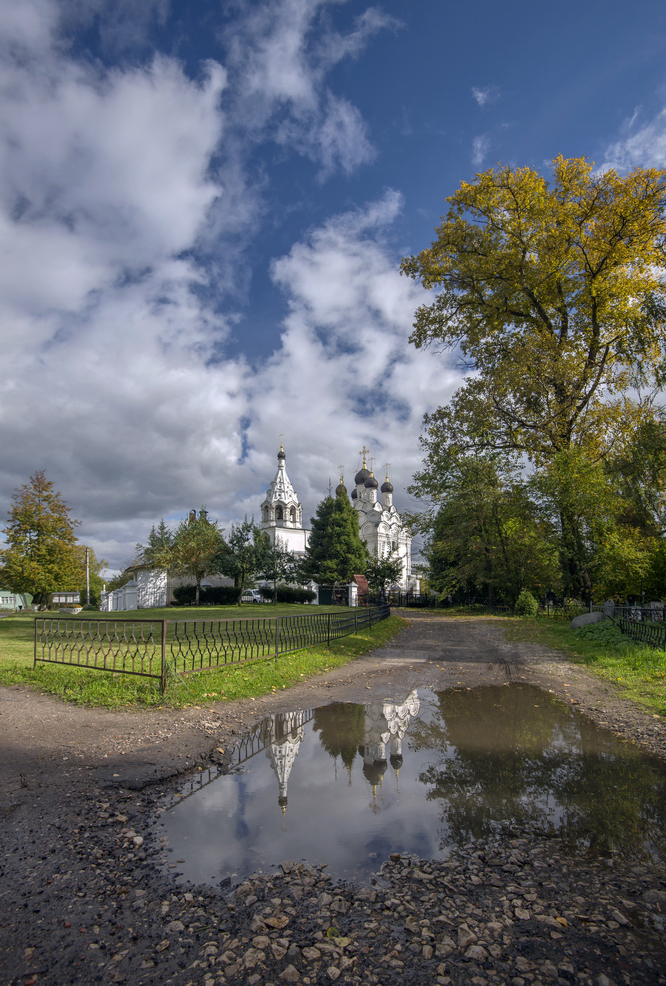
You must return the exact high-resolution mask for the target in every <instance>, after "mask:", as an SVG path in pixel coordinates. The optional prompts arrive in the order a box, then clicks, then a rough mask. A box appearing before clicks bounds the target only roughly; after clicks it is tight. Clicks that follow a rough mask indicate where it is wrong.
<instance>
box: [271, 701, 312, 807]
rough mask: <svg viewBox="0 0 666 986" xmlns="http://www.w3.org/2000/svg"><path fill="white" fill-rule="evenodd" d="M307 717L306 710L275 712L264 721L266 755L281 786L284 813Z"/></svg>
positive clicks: (281, 804)
mask: <svg viewBox="0 0 666 986" xmlns="http://www.w3.org/2000/svg"><path fill="white" fill-rule="evenodd" d="M306 717H307V713H305V712H275V713H274V714H273V715H272V716H269V718H268V719H267V720H266V722H265V723H264V729H265V730H266V734H265V735H266V744H267V749H266V756H267V757H268V759H269V760H270V762H271V767H272V768H273V773H274V774H275V776H276V777H277V780H278V784H279V786H280V794H279V797H278V804H279V805H280V807H281V808H282V813H283V814H284V813H285V811H286V810H287V784H288V782H289V774H290V773H291V768H292V767H293V766H294V760H295V759H296V757H297V756H298V750H299V747H300V745H301V743H302V742H303V738H304V736H305V722H306Z"/></svg>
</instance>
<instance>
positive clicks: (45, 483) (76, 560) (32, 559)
mask: <svg viewBox="0 0 666 986" xmlns="http://www.w3.org/2000/svg"><path fill="white" fill-rule="evenodd" d="M12 501H13V502H12V505H11V507H10V509H9V519H8V523H7V527H5V528H4V529H3V534H4V535H5V539H6V545H7V546H6V548H4V549H3V550H2V551H0V561H1V562H2V566H3V567H2V572H1V573H0V577H1V578H2V582H3V584H4V585H5V586H6V587H7V588H8V589H11V590H12V591H14V592H30V593H32V595H33V597H34V599H35V603H37V604H38V605H41V606H43V605H45V604H47V603H48V601H49V597H50V594H51V593H52V592H54V591H57V590H79V589H80V588H81V585H82V583H83V582H85V572H84V568H83V564H82V561H81V555H80V553H77V550H76V547H77V539H76V535H75V534H74V528H75V527H76V526H77V525H78V524H79V523H80V521H78V520H72V518H71V517H70V511H69V507H68V506H67V504H66V503H65V501H64V500H63V498H62V496H61V494H60V493H56V492H55V490H54V489H53V483H52V482H51V481H50V480H48V479H47V478H46V475H45V473H44V472H43V471H41V470H40V471H39V472H36V473H35V475H34V476H32V477H31V478H30V482H29V483H27V484H26V485H25V486H21V487H20V489H18V490H15V492H14V493H13V495H12Z"/></svg>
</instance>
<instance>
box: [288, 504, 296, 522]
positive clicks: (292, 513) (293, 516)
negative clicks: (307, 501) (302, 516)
mask: <svg viewBox="0 0 666 986" xmlns="http://www.w3.org/2000/svg"><path fill="white" fill-rule="evenodd" d="M289 519H290V520H291V521H292V522H295V521H296V508H295V507H292V508H291V510H290V511H289Z"/></svg>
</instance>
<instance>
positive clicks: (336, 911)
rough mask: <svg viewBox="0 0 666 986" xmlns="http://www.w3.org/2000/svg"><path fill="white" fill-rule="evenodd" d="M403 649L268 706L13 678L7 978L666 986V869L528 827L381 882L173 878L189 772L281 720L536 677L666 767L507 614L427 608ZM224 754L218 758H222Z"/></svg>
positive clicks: (402, 859) (5, 711)
mask: <svg viewBox="0 0 666 986" xmlns="http://www.w3.org/2000/svg"><path fill="white" fill-rule="evenodd" d="M409 621H410V622H409V626H408V627H407V628H406V629H405V630H404V631H402V632H401V633H400V634H399V635H398V636H397V637H396V638H395V639H394V640H393V641H392V642H391V643H390V645H388V646H386V647H384V648H382V649H381V650H378V651H375V652H373V653H371V654H369V655H365V656H364V657H362V658H359V659H357V660H356V661H354V662H353V663H352V664H350V665H347V666H346V667H344V668H340V669H338V670H336V671H333V672H329V673H328V674H326V675H324V676H322V677H320V678H317V679H316V680H312V681H309V682H306V683H304V684H303V685H301V686H299V687H297V688H293V689H290V690H288V691H285V692H282V693H281V695H280V696H279V697H277V696H272V697H266V698H264V699H261V700H257V701H243V702H237V703H227V704H216V705H211V706H206V707H202V708H199V709H196V708H193V709H187V710H185V711H178V712H173V711H169V710H156V711H151V712H131V711H118V712H108V711H104V710H98V709H86V708H79V707H76V706H71V705H66V704H63V703H61V702H60V701H58V700H57V699H54V698H53V697H51V696H46V695H40V694H37V693H35V692H32V691H30V690H28V689H25V688H21V687H16V688H10V689H2V690H0V735H1V737H2V742H1V747H0V778H1V780H2V787H1V789H0V831H1V832H2V847H3V848H2V856H3V858H2V884H1V885H0V983H2V984H3V986H9V984H12V986H14V984H22V986H36V984H40V986H41V984H43V986H62V984H66V983H85V984H87V983H97V982H100V983H123V982H127V983H131V984H132V986H135V984H143V983H145V984H149V983H160V984H163V983H174V984H182V986H195V984H207V986H213V984H215V983H229V984H232V986H235V984H248V986H265V984H269V983H273V984H275V986H281V984H282V983H285V982H300V983H303V984H305V986H310V984H315V983H317V984H320V983H331V982H336V981H339V982H341V983H354V984H360V983H363V984H365V983H367V984H373V986H388V984H393V983H395V984H398V983H400V984H412V983H414V984H421V983H423V984H426V983H439V984H441V986H448V984H450V983H452V984H456V986H458V984H467V983H471V984H474V986H485V984H490V983H493V984H494V983H498V984H499V983H511V984H513V986H526V984H528V983H531V984H535V986H538V984H539V983H543V984H548V983H553V984H554V983H574V984H580V986H613V984H615V986H621V984H625V983H626V984H634V983H666V976H664V970H665V969H666V946H665V944H664V920H665V916H666V872H664V870H663V868H660V867H657V866H650V867H646V866H643V865H637V864H635V863H630V862H623V861H622V860H620V859H619V858H617V857H614V858H612V859H594V858H590V857H585V858H580V859H578V858H572V857H570V856H569V855H568V854H567V853H566V851H565V850H564V848H563V846H561V845H560V844H559V843H558V841H557V840H552V839H551V840H548V841H543V840H540V839H539V838H538V837H536V836H531V835H530V834H529V833H525V832H519V831H516V832H515V833H514V837H512V838H510V839H508V840H506V839H505V840H503V841H501V842H498V841H495V842H492V841H491V842H484V843H480V842H475V843H473V844H470V845H468V846H466V847H463V848H462V849H459V850H456V851H455V852H454V853H453V854H452V856H451V857H449V858H448V859H446V860H444V861H429V860H418V859H415V858H412V857H407V856H399V855H398V854H393V855H392V856H391V858H390V859H387V860H386V861H385V863H384V866H383V880H381V881H380V884H378V885H377V886H375V887H362V888H359V887H354V886H352V885H350V884H345V883H335V884H333V883H332V882H331V881H330V879H329V878H328V877H327V876H326V870H325V868H324V869H321V868H314V867H312V866H310V865H308V864H303V863H294V862H289V861H284V862H283V864H282V866H281V867H280V869H279V871H277V872H274V873H273V874H272V875H270V876H266V875H262V876H257V877H253V878H251V879H249V880H247V881H245V883H243V884H242V885H241V886H240V887H237V888H235V889H233V890H229V888H226V890H221V891H214V890H213V889H211V888H206V887H189V889H188V890H187V891H185V890H184V888H183V886H180V885H176V884H175V883H174V882H173V880H172V879H170V878H169V876H168V875H165V874H164V872H163V871H162V870H161V869H160V868H158V866H157V865H156V862H157V859H158V858H159V854H160V845H159V842H158V841H157V840H156V839H154V838H153V836H152V835H151V834H150V827H151V824H152V823H153V822H154V820H155V819H156V818H157V817H158V815H159V813H160V811H161V810H163V808H164V807H165V806H166V805H167V804H168V803H170V799H171V797H172V796H173V793H174V791H175V790H176V788H177V787H178V786H179V784H180V783H182V781H183V778H184V776H186V775H187V774H188V773H189V772H196V771H197V769H198V768H201V767H204V766H205V765H207V764H209V763H210V759H211V756H212V755H214V751H215V750H216V749H217V748H220V747H222V748H224V749H225V750H226V751H228V750H229V749H230V746H231V745H232V744H233V741H234V737H236V736H238V735H239V734H240V733H242V732H243V730H244V729H245V728H247V727H248V726H250V725H251V724H252V723H254V722H256V721H257V720H258V719H260V718H262V717H263V716H264V715H266V714H267V713H268V712H269V711H280V710H289V709H300V708H309V707H313V706H316V705H321V704H325V703H327V702H329V701H356V702H367V701H370V700H372V699H373V698H378V699H389V700H394V701H397V702H399V701H401V700H402V699H404V696H405V695H406V694H407V693H408V692H409V691H411V690H412V689H413V688H414V687H429V688H433V689H435V690H441V689H444V688H447V687H450V686H457V687H459V686H460V683H462V684H463V685H465V686H466V687H474V686H475V685H477V684H482V683H503V682H505V681H507V680H524V681H527V682H530V683H533V684H536V685H538V686H540V687H542V688H544V689H546V690H548V691H549V692H551V693H554V694H556V695H558V696H560V697H561V698H562V699H563V700H564V701H566V702H570V703H574V704H576V705H577V706H578V707H579V709H580V710H581V711H583V712H584V713H585V714H586V715H588V716H589V717H590V718H592V719H594V720H595V721H596V722H597V723H599V724H600V725H604V726H605V727H606V728H609V729H611V730H612V731H613V732H615V733H616V734H618V735H620V736H623V737H624V738H626V739H629V740H631V741H633V742H636V743H638V744H640V745H641V746H643V747H645V748H646V749H648V750H650V751H651V752H653V753H655V754H657V755H658V756H661V757H662V758H665V759H666V725H665V723H664V721H663V720H662V719H659V718H655V717H653V716H652V715H650V714H649V713H645V712H643V711H641V710H640V709H638V708H636V707H634V706H633V705H632V704H631V703H629V702H626V701H624V700H622V699H620V698H619V697H618V695H617V693H616V691H615V690H614V689H613V687H612V686H611V685H610V684H605V683H603V682H600V681H598V680H597V679H594V678H591V677H590V676H588V675H587V674H586V673H585V671H584V670H583V669H581V668H578V667H575V666H572V665H571V664H569V663H568V662H567V661H566V658H564V657H563V655H561V654H559V653H557V652H555V651H550V650H547V649H545V648H542V647H537V646H534V645H531V644H525V643H513V642H510V643H509V642H507V641H506V640H505V639H504V636H503V633H502V626H501V623H500V622H498V621H492V620H479V619H476V620H472V619H470V620H468V621H462V620H446V619H445V618H441V617H432V616H429V615H426V614H418V615H413V614H409ZM218 759H219V755H218Z"/></svg>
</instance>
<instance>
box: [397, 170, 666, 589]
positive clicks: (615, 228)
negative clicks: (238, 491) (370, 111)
mask: <svg viewBox="0 0 666 986" xmlns="http://www.w3.org/2000/svg"><path fill="white" fill-rule="evenodd" d="M665 195H666V172H665V171H662V170H657V169H636V170H635V171H633V172H632V173H631V174H629V175H626V176H620V175H618V174H617V173H616V172H615V171H606V172H603V173H594V172H593V165H592V163H591V162H589V161H586V160H585V159H584V158H574V159H569V160H565V159H564V158H562V157H558V158H556V159H555V160H554V161H553V173H552V181H551V182H549V181H548V180H547V179H546V178H544V177H543V176H542V175H540V174H539V173H538V172H537V171H535V170H533V169H531V168H511V167H497V168H491V169H490V170H488V171H485V172H483V173H481V174H479V175H477V176H476V180H475V181H474V182H463V183H462V184H461V186H460V188H459V189H458V191H457V192H456V193H455V194H454V195H452V196H451V197H450V198H449V199H448V200H447V201H448V202H449V205H450V208H449V211H448V213H447V215H446V217H444V222H443V223H442V225H441V226H439V227H438V228H437V230H436V232H437V239H436V240H435V241H434V242H433V243H432V245H431V246H430V247H429V248H428V249H427V250H423V251H422V252H421V253H419V254H418V255H416V256H414V257H408V258H405V259H404V260H403V262H402V270H403V272H404V273H406V274H408V275H409V276H411V277H414V278H417V279H419V280H420V281H421V282H422V283H423V284H424V286H425V287H427V288H433V289H435V290H436V291H437V295H436V298H435V300H434V301H433V302H432V304H428V305H424V306H422V307H421V308H419V309H418V311H417V313H416V322H415V326H414V332H413V334H412V336H411V341H412V342H413V343H414V344H415V345H416V346H418V347H421V346H424V345H427V344H429V343H433V342H435V343H440V344H443V346H444V347H445V348H449V349H456V350H458V352H459V353H460V355H461V357H462V359H463V360H464V361H465V364H466V365H467V367H468V368H469V370H470V371H471V372H470V374H469V376H468V379H467V380H466V382H465V384H464V385H463V386H462V387H461V388H460V389H459V391H458V392H457V393H456V394H455V395H454V397H453V400H452V401H451V403H450V405H448V406H447V407H444V408H439V409H438V410H437V411H436V412H435V413H434V414H432V415H429V416H427V417H426V426H427V434H426V435H425V437H424V440H423V441H424V446H425V449H426V455H427V459H426V465H427V468H426V469H425V470H424V473H423V474H422V475H421V476H420V477H419V481H420V482H421V483H422V484H424V486H423V488H424V489H425V491H426V492H427V493H431V494H434V495H435V496H436V495H437V492H438V490H437V483H438V479H437V477H438V474H440V473H441V468H439V467H440V466H441V465H442V463H446V462H447V461H450V460H451V456H452V455H453V456H457V455H465V454H468V453H472V452H473V453H475V454H478V453H483V452H488V451H495V452H496V451H501V452H504V453H505V454H507V455H508V456H512V457H514V458H519V457H522V458H523V460H524V459H525V458H527V459H528V460H529V461H530V462H531V463H532V464H533V465H534V466H535V467H537V468H539V467H542V466H544V465H547V464H549V463H551V462H552V461H553V460H554V459H556V458H557V457H558V456H560V455H562V454H563V453H564V454H565V455H566V454H567V453H568V452H569V451H570V450H572V449H574V448H575V449H576V450H577V452H578V453H580V454H582V455H583V456H584V457H586V458H588V459H589V460H590V461H591V462H594V461H599V460H600V459H605V458H607V457H610V456H611V454H617V453H618V451H619V450H620V449H621V448H622V447H623V445H624V444H625V443H627V442H629V441H630V440H631V436H632V434H633V433H634V431H635V430H636V428H637V427H638V426H639V425H640V424H642V423H644V422H645V421H648V420H651V419H653V418H654V417H655V414H656V411H655V407H654V398H653V391H652V388H654V386H655V384H660V383H662V382H663V379H664V376H665V367H664V321H665V320H666V285H665V282H664V243H665V241H666V216H665V210H664V205H665ZM644 388H647V389H648V392H647V393H646V394H643V389H644ZM556 506H557V505H556ZM560 507H561V509H559V508H558V509H559V514H560V517H559V519H560V523H561V527H562V532H563V545H572V544H575V543H576V542H577V541H578V540H580V539H579V537H578V533H577V532H576V531H575V530H572V529H571V528H572V525H573V524H575V519H574V518H572V517H569V516H567V514H566V509H565V505H564V504H561V505H560ZM565 554H566V550H565ZM562 562H563V571H564V574H565V580H566V583H567V585H568V587H569V589H570V591H573V592H576V593H580V594H582V595H587V594H589V591H590V582H589V573H588V572H587V569H586V565H585V563H584V560H583V559H582V558H581V557H579V556H576V555H575V554H574V555H569V556H568V557H563V558H562Z"/></svg>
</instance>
